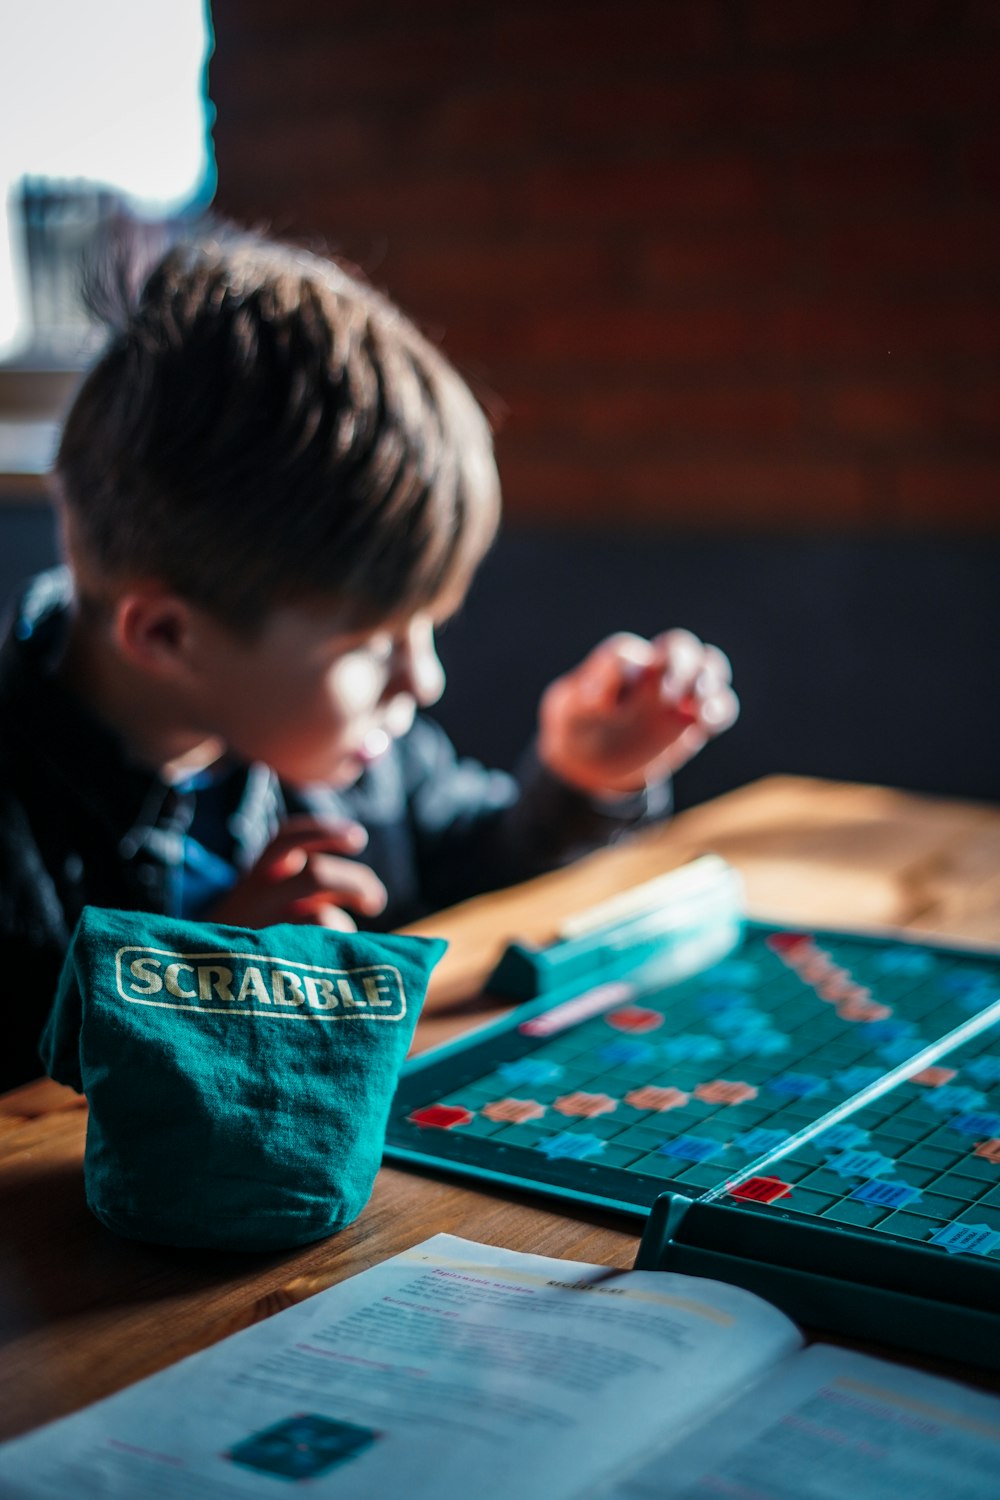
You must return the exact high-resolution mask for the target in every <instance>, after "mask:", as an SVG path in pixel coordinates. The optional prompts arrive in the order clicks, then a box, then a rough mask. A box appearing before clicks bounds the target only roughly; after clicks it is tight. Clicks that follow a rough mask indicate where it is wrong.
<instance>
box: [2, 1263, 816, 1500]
mask: <svg viewBox="0 0 1000 1500" xmlns="http://www.w3.org/2000/svg"><path fill="white" fill-rule="evenodd" d="M800 1342H801V1340H800V1337H799V1334H798V1332H797V1331H796V1329H795V1328H794V1326H793V1324H791V1323H790V1322H789V1321H788V1319H787V1318H785V1317H784V1316H783V1314H781V1313H779V1312H777V1311H776V1310H775V1309H774V1308H772V1307H769V1306H768V1305H767V1304H766V1303H765V1302H762V1301H760V1299H759V1298H756V1297H754V1296H753V1295H751V1294H750V1293H748V1292H745V1291H742V1290H740V1289H739V1288H737V1287H730V1286H724V1285H722V1284H721V1283H718V1282H712V1281H705V1280H701V1279H696V1278H692V1277H686V1276H678V1275H673V1274H670V1273H665V1272H656V1271H629V1272H619V1271H609V1270H608V1269H607V1268H606V1267H600V1266H590V1265H582V1264H579V1263H577V1262H572V1261H560V1260H550V1259H547V1258H545V1257H543V1256H536V1255H522V1254H518V1253H516V1252H513V1251H506V1250H499V1249H495V1248H493V1247H490V1246H486V1245H479V1244H472V1243H470V1242H468V1241H466V1240H460V1239H456V1238H453V1237H452V1236H450V1235H436V1236H435V1237H434V1238H433V1239H431V1240H428V1241H427V1242H426V1243H424V1244H422V1245H418V1246H416V1247H415V1248H414V1249H412V1250H409V1251H407V1252H405V1253H404V1254H402V1255H398V1256H396V1257H394V1258H393V1259H392V1260H389V1261H386V1262H384V1263H383V1264H382V1265H379V1266H375V1267H373V1268H372V1269H371V1270H369V1271H366V1272H364V1273H363V1274H362V1275H359V1276H355V1277H353V1278H351V1279H350V1280H348V1281H344V1282H342V1283H340V1285H338V1286H335V1287H331V1288H330V1289H329V1290H328V1291H325V1292H321V1293H319V1294H318V1295H317V1296H315V1297H313V1298H310V1299H309V1300H308V1301H307V1302H304V1303H301V1304H300V1305H298V1306H296V1307H292V1308H288V1309H287V1310H285V1311H284V1312H281V1313H278V1314H276V1315H275V1316H274V1317H272V1318H270V1319H268V1320H267V1321H266V1322H264V1323H261V1324H258V1325H257V1326H255V1327H253V1328H250V1329H246V1330H245V1331H243V1332H241V1333H238V1334H236V1335H234V1336H233V1337H231V1338H228V1339H225V1340H224V1341H223V1342H222V1343H220V1344H217V1345H215V1346H214V1347H213V1348H211V1349H208V1350H205V1351H204V1352H203V1353H201V1354H197V1355H194V1356H192V1357H191V1358H189V1359H187V1360H184V1361H182V1362H181V1363H180V1364H178V1365H175V1366H173V1367H172V1368H170V1369H168V1370H165V1371H163V1372H161V1373H160V1374H158V1375H155V1376H153V1377H151V1378H150V1379H148V1380H146V1381H144V1382H142V1383H141V1384H139V1385H136V1386H133V1387H131V1388H130V1389H128V1390H126V1391H123V1392H120V1393H119V1394H118V1395H116V1396H112V1397H110V1398H109V1399H108V1400H106V1401H103V1402H101V1403H99V1404H98V1405H96V1406H93V1407H90V1408H88V1409H87V1410H85V1411H83V1412H79V1413H77V1414H76V1415H74V1416H72V1417H68V1418H66V1419H65V1420H63V1421H61V1422H56V1423H52V1424H51V1425H50V1426H48V1427H45V1428H41V1429H39V1430H38V1431H37V1432H36V1433H34V1434H30V1435H29V1436H27V1437H24V1438H19V1439H16V1440H15V1441H13V1442H12V1443H9V1444H7V1445H6V1446H5V1447H3V1448H0V1494H3V1496H4V1497H11V1500H13V1497H45V1500H55V1497H58V1500H66V1496H69V1495H72V1496H73V1497H74V1500H85V1497H88V1496H98V1495H99V1496H101V1497H122V1500H135V1497H136V1496H139V1495H141V1496H142V1497H143V1500H173V1497H185V1500H194V1497H197V1500H243V1497H247V1496H257V1495H260V1496H270V1497H272V1500H273V1497H274V1496H275V1495H276V1494H279V1493H288V1490H287V1488H285V1489H283V1488H282V1487H281V1486H280V1485H277V1486H276V1483H275V1481H276V1479H278V1478H282V1479H285V1480H286V1481H287V1480H289V1479H294V1480H302V1481H306V1480H308V1492H309V1494H310V1495H314V1496H326V1495H330V1496H336V1497H340V1500H372V1497H374V1496H386V1497H389V1496H393V1495H402V1494H405V1495H406V1496H407V1500H469V1496H470V1495H475V1497H476V1500H500V1497H504V1500H507V1497H509V1496H511V1495H512V1494H513V1495H516V1496H517V1500H573V1497H576V1496H577V1495H578V1494H579V1493H580V1491H581V1490H583V1489H584V1488H585V1487H589V1485H590V1484H591V1483H592V1482H593V1481H594V1479H595V1477H599V1476H602V1475H611V1474H614V1473H617V1472H619V1471H620V1470H621V1468H622V1466H623V1464H624V1463H625V1461H626V1460H627V1459H628V1458H629V1457H631V1456H632V1455H634V1454H635V1453H636V1452H637V1451H639V1450H641V1449H644V1448H647V1447H648V1445H649V1443H650V1441H651V1439H652V1437H653V1436H654V1435H655V1434H657V1433H660V1434H665V1433H673V1434H675V1435H676V1434H677V1433H679V1432H680V1431H682V1430H683V1429H685V1428H686V1427H687V1426H689V1425H690V1423H691V1422H692V1421H694V1420H696V1419H697V1418H698V1417H699V1416H702V1415H704V1414H705V1413H706V1412H707V1411H708V1410H709V1409H710V1408H711V1407H714V1406H716V1405H717V1404H718V1403H719V1402H720V1401H725V1400H727V1399H729V1398H731V1397H732V1396H733V1395H734V1394H736V1393H737V1392H739V1391H740V1390H742V1389H744V1388H745V1387H746V1386H747V1385H748V1384H749V1383H750V1382H751V1381H753V1380H754V1379H756V1378H758V1377H759V1376H760V1374H761V1373H762V1372H763V1371H764V1370H765V1369H766V1368H767V1367H768V1366H769V1365H771V1364H773V1363H775V1362H777V1361H778V1360H780V1359H782V1358H783V1357H784V1356H785V1355H787V1354H788V1353H790V1352H791V1351H793V1350H795V1349H797V1348H798V1347H799V1345H800Z"/></svg>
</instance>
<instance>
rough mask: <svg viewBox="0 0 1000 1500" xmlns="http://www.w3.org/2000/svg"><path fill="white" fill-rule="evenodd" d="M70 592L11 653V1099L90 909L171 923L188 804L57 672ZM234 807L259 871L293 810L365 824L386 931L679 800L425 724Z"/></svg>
mask: <svg viewBox="0 0 1000 1500" xmlns="http://www.w3.org/2000/svg"><path fill="white" fill-rule="evenodd" d="M70 599H71V588H70V580H69V576H68V574H67V573H66V571H65V570H63V569H54V570H52V571H51V572H49V573H44V574H41V575H40V576H39V577H38V578H36V579H35V580H34V581H33V583H32V584H31V586H30V587H29V589H28V591H27V593H26V595H25V596H24V599H23V600H22V602H21V604H20V606H19V608H18V611H17V614H16V616H15V618H14V623H13V625H12V628H11V630H10V633H9V635H8V636H7V639H6V640H5V641H4V643H3V646H2V648H0V953H2V969H0V983H2V984H3V988H4V992H5V993H4V1005H5V1009H6V1013H7V1017H8V1024H7V1029H6V1044H5V1046H4V1048H3V1052H2V1054H0V1088H9V1087H11V1086H13V1085H14V1084H15V1083H18V1082H23V1081H24V1080H25V1079H27V1078H32V1077H35V1076H37V1075H38V1073H39V1071H40V1067H39V1063H38V1060H37V1040H38V1035H39V1033H40V1031H41V1028H42V1025H43V1024H44V1021H45V1018H46V1015H47V1012H48V1008H49V1005H50V1002H51V999H52V996H53V993H54V990H55V985H56V980H57V978H58V974H59V970H60V967H61V964H62V959H63V955H64V953H65V950H66V947H67V944H68V942H69V938H70V936H71V934H72V931H73V928H74V926H75V925H76V921H77V919H78V917H79V915H80V913H81V911H82V909H83V907H84V906H87V905H90V906H105V907H119V908H124V909H126V910H137V911H149V912H164V911H168V910H170V909H171V890H172V884H171V882H172V879H173V876H174V873H175V871H176V868H177V864H178V861H179V858H180V850H181V841H182V837H183V833H184V830H185V829H186V828H187V827H188V824H189V823H190V820H191V816H192V812H193V797H192V794H190V793H188V794H182V793H179V792H178V791H177V790H176V789H174V788H172V787H170V786H169V785H167V784H166V783H165V782H164V781H162V780H161V779H160V777H159V776H157V775H156V774H155V773H153V772H151V771H150V770H149V769H148V768H146V767H144V766H141V765H139V764H137V763H136V762H135V761H134V760H131V759H130V758H129V755H128V753H127V751H126V749H125V746H124V745H123V744H122V742H121V740H120V738H119V737H118V736H117V735H116V734H115V733H114V732H113V731H112V730H110V729H109V728H108V727H107V726H106V725H105V724H104V723H103V722H101V721H100V720H98V719H97V718H95V717H94V715H93V714H92V713H91V712H89V710H88V709H87V707H86V705H85V704H84V703H83V702H82V700H80V699H78V698H77V697H76V696H75V695H74V694H73V693H71V692H70V691H69V690H68V689H67V688H66V687H65V686H64V685H63V684H62V683H61V682H60V681H59V680H58V679H57V677H56V676H55V675H54V668H55V666H56V664H57V663H58V661H59V658H60V655H61V652H62V649H63V644H64V641H65V635H66V628H67V623H68V619H69V606H70ZM222 795H223V796H224V797H225V799H226V809H227V814H228V816H227V823H228V828H229V831H230V833H231V834H232V836H233V858H234V860H235V862H236V864H237V866H238V867H239V868H241V869H248V868H249V867H250V866H251V865H252V864H253V863H254V861H255V860H256V859H257V857H258V855H259V854H260V853H261V851H262V850H263V848H264V847H265V845H266V844H267V842H268V840H269V839H270V838H271V837H272V836H273V835H274V833H275V832H276V831H277V828H278V826H279V824H280V822H281V820H282V818H283V817H284V816H286V815H287V814H288V813H291V812H306V811H308V812H316V813H322V814H328V815H338V816H344V817H350V818H355V819H357V820H358V822H360V823H362V824H363V825H364V826H365V828H366V829H367V830H368V838H369V841H368V846H367V848H366V849H365V851H364V853H363V854H362V855H361V856H360V857H361V858H362V859H363V860H364V862H365V863H366V864H368V865H370V866H371V867H372V869H373V870H374V871H375V872H376V874H377V875H378V876H379V877H380V878H381V879H382V881H383V882H384V884H385V886H386V888H387V890H388V892H389V905H388V908H387V910H386V911H385V912H384V913H383V914H382V916H381V917H379V918H378V919H377V921H375V922H370V921H369V922H364V921H363V919H362V925H365V926H368V927H379V928H388V927H396V926H399V925H401V924H402V923H405V922H408V921H412V920H413V919H414V918H416V917H417V916H419V915H422V914H424V913H426V912H428V911H433V910H435V909H437V908H439V907H442V906H447V905H449V904H451V903H452V902H455V901H458V900H462V899H464V898H465V897H467V896H472V895H475V894H477V893H478V892H480V891H483V890H488V889H491V888H495V887H497V886H500V885H508V884H511V883H513V882H515V881H518V880H524V879H527V878H528V877H529V876H531V875H535V874H538V873H540V872H541V871H543V870H545V869H549V868H552V867H554V866H556V865H558V864H561V863H565V862H566V861H567V860H569V859H571V858H573V857H575V856H576V855H578V854H582V853H585V852H586V851H587V850H590V849H593V848H595V847H598V846H600V845H603V844H606V843H608V842H610V841H611V840H612V839H613V838H615V837H617V836H618V835H620V834H621V833H622V832H624V831H627V830H628V829H630V828H633V827H635V826H636V825H637V824H638V823H640V822H643V821H646V820H648V819H650V818H651V817H653V816H659V815H662V814H663V813H665V812H666V811H667V809H668V804H669V789H668V788H666V787H664V788H662V789H659V788H658V789H657V798H656V802H657V805H656V806H655V808H654V807H651V806H650V805H649V804H650V802H651V801H652V798H650V799H646V798H643V797H639V798H634V799H629V801H628V802H627V803H626V802H622V803H620V804H616V805H614V806H613V807H610V806H607V807H603V806H601V805H599V804H597V803H595V802H593V801H591V800H590V799H588V798H586V797H584V796H582V795H580V794H578V793H576V792H574V791H572V790H571V789H570V788H568V787H567V786H565V785H564V784H563V783H561V782H559V781H558V780H556V778H554V777H553V776H551V775H550V774H549V773H547V772H546V771H545V769H544V768H543V767H542V766H541V765H539V764H538V762H537V761H535V760H533V758H532V757H530V756H528V757H526V759H525V762H524V765H523V767H522V771H521V775H520V776H519V777H518V778H517V779H515V778H513V777H510V776H508V775H506V774H504V773H502V772H499V771H488V770H486V769H484V768H483V767H482V766H480V765H478V764H477V763H476V762H474V761H469V760H459V759H457V758H456V755H455V751H454V749H453V748H452V746H451V744H450V742H449V740H448V738H447V736H446V735H445V734H444V732H443V731H442V730H441V729H440V728H439V727H438V726H437V725H436V724H434V723H433V722H432V721H431V720H429V719H426V718H419V719H418V720H417V722H416V724H415V725H414V727H413V729H412V730H411V731H410V733H409V734H408V735H406V736H405V737H404V738H403V739H402V740H400V741H398V742H397V743H396V745H395V746H394V747H393V748H392V750H391V751H390V752H389V753H388V754H387V755H386V756H385V757H384V758H383V759H382V760H381V761H379V762H377V763H375V764H374V765H373V766H372V767H371V768H370V769H369V770H368V771H367V772H366V773H365V775H364V776H363V777H362V778H361V780H360V781H359V782H358V783H357V784H356V785H354V786H352V787H349V788H347V789H346V790H342V791H336V792H335V791H331V790H328V789H325V788H313V789H310V791H309V792H302V791H293V790H292V789H290V788H289V787H287V786H283V785H282V784H281V783H280V782H279V781H278V779H277V777H276V776H275V775H274V774H273V772H272V771H270V770H269V769H268V767H267V766H263V765H252V766H249V767H247V766H234V767H233V768H232V769H231V771H229V772H228V774H227V776H226V780H225V783H224V786H223V788H222Z"/></svg>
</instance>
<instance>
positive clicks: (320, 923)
mask: <svg viewBox="0 0 1000 1500" xmlns="http://www.w3.org/2000/svg"><path fill="white" fill-rule="evenodd" d="M285 920H286V921H288V922H299V923H301V924H302V925H303V926H307V925H308V926H310V927H325V928H327V929H328V930H329V931H330V932H357V930H358V924H357V922H355V920H354V918H353V917H351V916H349V915H348V913H347V912H346V911H343V910H342V909H341V908H340V907H339V906H331V905H330V904H329V903H327V904H326V905H325V906H312V905H310V904H309V903H308V902H306V903H305V904H304V905H303V904H302V903H300V902H295V903H293V905H292V906H290V907H289V908H288V910H287V913H286V916H285Z"/></svg>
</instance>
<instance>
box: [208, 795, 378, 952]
mask: <svg viewBox="0 0 1000 1500" xmlns="http://www.w3.org/2000/svg"><path fill="white" fill-rule="evenodd" d="M367 842H368V835H367V834H366V833H365V830H364V829H363V828H362V826H361V824H360V823H353V822H350V821H348V820H346V819H345V820H343V821H340V822H335V821H327V820H324V819H323V818H312V817H297V818H289V819H288V821H287V822H286V823H283V824H282V826H281V828H280V829H279V830H278V832H277V833H276V834H275V836H274V838H273V839H272V840H271V842H270V843H269V844H268V846H267V848H266V849H265V850H264V852H263V853H262V854H261V855H260V857H259V859H258V860H257V863H256V864H255V865H254V866H253V868H252V869H251V870H249V871H248V872H247V874H246V875H244V876H243V878H242V880H240V881H239V882H238V883H237V884H236V885H234V886H233V888H232V890H231V891H228V892H227V893H226V895H225V896H223V898H222V899H221V900H220V901H219V902H217V903H216V905H215V906H214V907H213V908H212V910H211V912H209V913H208V914H207V917H208V920H209V921H212V922H234V923H236V924H237V925H238V926H240V927H269V926H270V925H271V924H272V923H273V922H308V923H313V924H315V925H316V926H318V927H330V928H332V929H335V930H337V931H340V932H354V931H356V930H357V924H356V923H355V921H354V919H353V917H351V916H350V915H349V914H348V912H346V911H345V910H344V907H350V909H351V911H356V912H361V913H363V914H364V915H365V916H369V917H374V916H377V915H378V913H379V912H380V911H383V910H384V909H385V904H386V900H387V894H386V889H385V886H384V885H383V884H382V882H381V880H379V878H378V876H377V875H376V874H375V872H374V871H373V870H370V869H369V868H368V866H367V865H362V864H359V863H358V862H357V860H353V859H343V858H339V857H338V856H341V855H345V854H357V853H360V851H361V850H362V849H363V848H364V847H365V844H366V843H367Z"/></svg>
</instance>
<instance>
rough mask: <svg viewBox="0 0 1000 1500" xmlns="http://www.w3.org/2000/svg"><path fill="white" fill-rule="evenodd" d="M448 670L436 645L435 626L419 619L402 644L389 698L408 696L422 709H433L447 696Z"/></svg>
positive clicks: (390, 686) (399, 646)
mask: <svg viewBox="0 0 1000 1500" xmlns="http://www.w3.org/2000/svg"><path fill="white" fill-rule="evenodd" d="M444 683H445V677H444V668H443V667H442V665H441V661H440V658H439V656H438V654H437V649H436V647H435V644H434V625H433V623H432V621H430V620H424V619H421V618H419V617H418V618H416V619H414V620H412V621H411V622H410V626H409V628H408V630H407V632H406V634H405V636H404V638H403V639H402V640H401V641H400V643H399V645H398V647H397V650H396V655H395V661H394V667H393V673H392V677H391V679H390V681H389V684H388V688H387V696H389V697H394V696H395V695H396V694H398V693H408V694H409V695H410V696H411V697H412V698H414V699H415V700H416V702H417V704H418V705H419V706H420V707H421V708H429V707H430V705H431V704H432V703H436V702H437V701H438V699H439V698H440V696H441V694H442V693H443V692H444Z"/></svg>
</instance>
